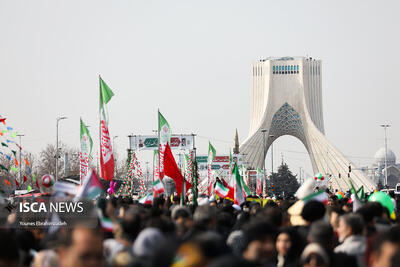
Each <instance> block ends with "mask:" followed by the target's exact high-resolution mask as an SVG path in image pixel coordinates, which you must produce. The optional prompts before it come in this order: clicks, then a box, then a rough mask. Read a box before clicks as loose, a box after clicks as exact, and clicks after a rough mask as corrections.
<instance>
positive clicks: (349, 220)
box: [334, 213, 367, 267]
mask: <svg viewBox="0 0 400 267" xmlns="http://www.w3.org/2000/svg"><path fill="white" fill-rule="evenodd" d="M363 231H364V221H363V218H362V217H361V215H359V214H355V213H348V214H344V215H342V216H340V217H339V226H338V229H337V232H338V237H339V242H340V243H341V244H340V245H338V246H337V247H336V248H335V250H334V251H335V252H343V253H345V254H347V255H350V256H354V257H356V259H357V263H358V266H359V267H363V266H366V264H365V260H364V254H365V251H366V249H367V239H366V237H365V236H364V235H363Z"/></svg>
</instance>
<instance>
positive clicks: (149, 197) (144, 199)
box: [139, 193, 153, 204]
mask: <svg viewBox="0 0 400 267" xmlns="http://www.w3.org/2000/svg"><path fill="white" fill-rule="evenodd" d="M139 203H141V204H152V203H153V193H150V194H147V195H145V196H144V197H142V198H141V199H139Z"/></svg>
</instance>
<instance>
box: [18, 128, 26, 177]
mask: <svg viewBox="0 0 400 267" xmlns="http://www.w3.org/2000/svg"><path fill="white" fill-rule="evenodd" d="M17 136H18V137H19V164H20V166H19V182H21V181H22V174H21V171H22V162H21V160H22V157H21V154H22V142H21V137H22V136H25V135H24V134H17Z"/></svg>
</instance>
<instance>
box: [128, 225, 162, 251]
mask: <svg viewBox="0 0 400 267" xmlns="http://www.w3.org/2000/svg"><path fill="white" fill-rule="evenodd" d="M164 240H165V237H164V235H163V234H162V233H161V231H160V230H159V229H157V228H152V227H149V228H146V229H144V230H143V231H141V232H140V233H139V235H138V237H137V238H136V240H135V242H134V243H133V246H132V250H133V254H134V255H135V256H138V257H150V256H151V255H152V253H153V252H154V250H155V248H157V246H159V245H160V243H162V242H163V241H164Z"/></svg>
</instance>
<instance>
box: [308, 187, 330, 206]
mask: <svg viewBox="0 0 400 267" xmlns="http://www.w3.org/2000/svg"><path fill="white" fill-rule="evenodd" d="M302 200H303V201H304V202H307V201H310V200H316V201H319V202H322V203H323V204H326V203H328V194H327V193H326V192H325V191H324V190H320V191H318V192H315V193H312V194H310V195H308V196H306V197H304V198H303V199H302Z"/></svg>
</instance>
